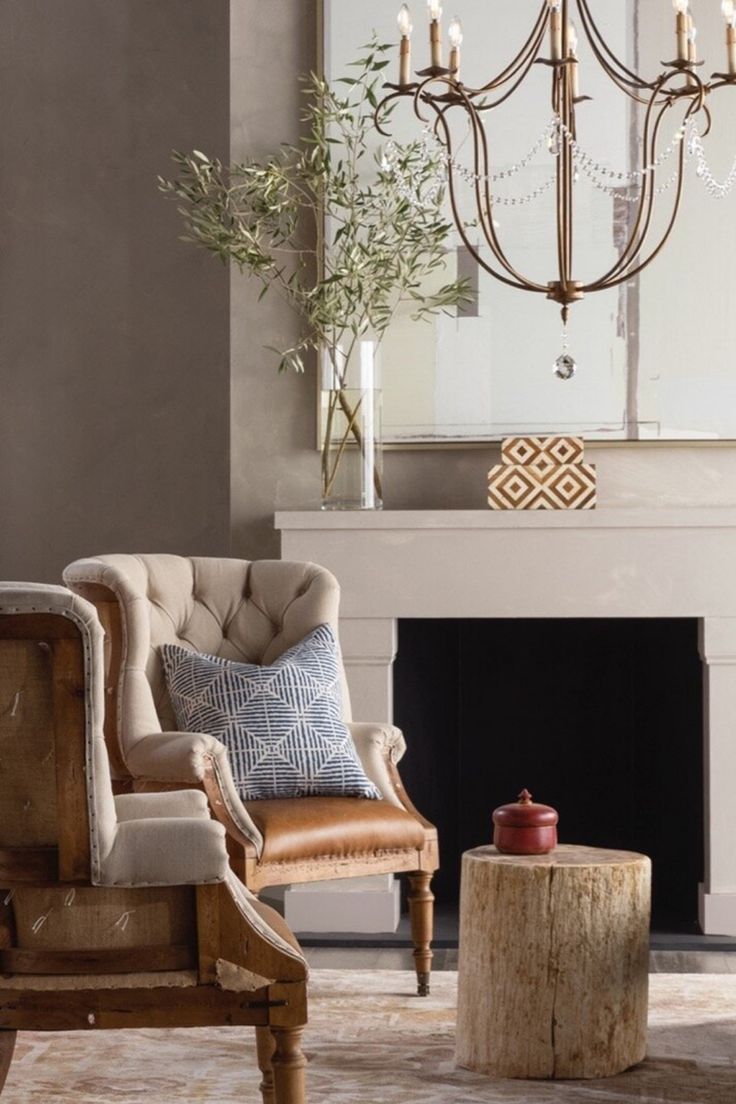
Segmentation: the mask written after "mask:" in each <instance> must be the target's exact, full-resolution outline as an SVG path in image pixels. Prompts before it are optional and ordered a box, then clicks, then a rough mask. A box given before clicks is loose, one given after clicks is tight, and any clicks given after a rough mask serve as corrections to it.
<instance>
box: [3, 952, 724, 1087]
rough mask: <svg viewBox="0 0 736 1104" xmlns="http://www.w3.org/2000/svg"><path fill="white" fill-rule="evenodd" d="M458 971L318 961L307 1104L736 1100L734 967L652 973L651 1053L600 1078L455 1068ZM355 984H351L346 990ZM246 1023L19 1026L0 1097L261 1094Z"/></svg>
mask: <svg viewBox="0 0 736 1104" xmlns="http://www.w3.org/2000/svg"><path fill="white" fill-rule="evenodd" d="M456 985H457V975H456V974H454V973H437V974H435V975H434V978H433V981H432V986H433V995H432V996H431V997H430V998H429V999H425V1000H423V999H420V998H417V997H414V996H412V995H411V990H412V978H411V975H410V974H409V972H408V971H407V972H406V973H401V972H397V971H370V970H361V971H352V972H348V973H346V972H344V971H331V970H317V971H314V972H313V974H312V982H311V1023H310V1027H309V1032H308V1036H307V1038H306V1050H307V1054H308V1056H309V1058H310V1069H309V1096H308V1099H309V1104H324V1102H328V1101H329V1104H506V1102H507V1101H508V1102H513V1104H563V1102H564V1104H624V1102H629V1101H648V1102H651V1104H736V974H729V975H715V974H698V975H692V974H689V975H683V974H654V975H653V976H652V978H651V999H650V1038H649V1058H648V1060H647V1061H646V1062H645V1063H644V1064H643V1065H642V1066H640V1067H638V1068H637V1069H634V1070H631V1071H630V1072H628V1073H625V1074H621V1075H620V1076H619V1077H613V1078H610V1079H607V1080H605V1081H597V1082H590V1081H588V1082H579V1081H578V1082H574V1081H567V1082H529V1081H524V1082H521V1081H491V1080H488V1079H486V1078H484V1077H479V1076H476V1075H474V1074H471V1073H467V1072H464V1071H459V1070H455V1069H454V1067H453V1060H452V1056H453V1030H454V1021H455V990H456ZM345 994H349V995H345ZM258 1081H259V1076H258V1071H257V1068H256V1065H255V1054H254V1043H253V1032H252V1030H246V1029H241V1028H226V1029H217V1030H215V1029H210V1028H206V1029H199V1030H194V1031H110V1032H104V1031H100V1032H90V1033H86V1032H69V1033H68V1034H66V1035H41V1034H38V1035H32V1034H22V1035H19V1036H18V1046H17V1048H16V1054H15V1058H14V1062H13V1065H12V1067H11V1070H10V1075H9V1077H8V1081H7V1085H6V1089H5V1092H4V1093H3V1095H2V1104H36V1102H38V1104H41V1102H43V1104H56V1102H59V1104H67V1102H70V1101H73V1102H74V1104H134V1102H135V1104H138V1102H141V1101H145V1102H146V1104H189V1102H190V1101H191V1102H193V1101H198V1102H202V1101H206V1102H208V1104H229V1102H231V1101H232V1102H235V1101H237V1102H238V1104H249V1102H251V1101H252V1102H253V1104H257V1102H258V1101H259V1100H260V1094H259V1093H258V1091H257V1085H258Z"/></svg>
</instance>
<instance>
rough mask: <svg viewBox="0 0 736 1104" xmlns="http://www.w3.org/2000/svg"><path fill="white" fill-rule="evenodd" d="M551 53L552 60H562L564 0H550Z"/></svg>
mask: <svg viewBox="0 0 736 1104" xmlns="http://www.w3.org/2000/svg"><path fill="white" fill-rule="evenodd" d="M549 6H550V9H551V12H550V20H549V54H550V58H551V60H552V61H561V60H562V11H561V7H562V0H549Z"/></svg>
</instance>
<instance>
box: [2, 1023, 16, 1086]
mask: <svg viewBox="0 0 736 1104" xmlns="http://www.w3.org/2000/svg"><path fill="white" fill-rule="evenodd" d="M17 1034H18V1033H17V1031H0V1093H2V1091H3V1086H4V1084H5V1079H6V1077H7V1076H8V1070H9V1069H10V1063H11V1061H12V1058H13V1051H14V1050H15V1038H16V1035H17Z"/></svg>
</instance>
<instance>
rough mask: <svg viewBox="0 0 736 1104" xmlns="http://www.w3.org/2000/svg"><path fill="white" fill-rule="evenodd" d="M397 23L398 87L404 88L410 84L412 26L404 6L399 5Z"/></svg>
mask: <svg viewBox="0 0 736 1104" xmlns="http://www.w3.org/2000/svg"><path fill="white" fill-rule="evenodd" d="M397 22H398V24H399V34H400V35H401V42H400V44H399V85H400V86H401V87H402V88H404V87H406V85H407V84H411V32H412V24H411V12H410V11H409V8H408V6H407V5H406V4H402V5H401V8H400V9H399V17H398V20H397Z"/></svg>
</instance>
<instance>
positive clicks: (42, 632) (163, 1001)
mask: <svg viewBox="0 0 736 1104" xmlns="http://www.w3.org/2000/svg"><path fill="white" fill-rule="evenodd" d="M104 705H105V701H104V673H103V630H102V627H101V625H100V623H99V621H98V618H97V615H96V613H95V610H94V608H93V607H92V606H91V605H90V604H89V603H88V602H86V601H84V600H83V599H81V598H79V597H77V596H75V595H73V594H71V593H70V592H69V591H68V590H65V589H63V588H61V587H48V586H39V585H36V586H34V585H32V584H18V583H16V584H0V887H2V890H1V891H0V975H1V976H0V1091H1V1090H2V1087H3V1085H4V1084H5V1079H6V1077H7V1073H8V1067H9V1065H10V1060H11V1056H12V1053H13V1048H14V1045H15V1036H16V1032H17V1031H26V1030H27V1031H70V1030H85V1031H94V1030H97V1029H109V1028H118V1027H127V1028H131V1027H177V1026H178V1027H198V1026H217V1025H226V1024H227V1025H255V1026H256V1033H257V1042H258V1056H259V1065H260V1068H261V1071H262V1073H263V1082H262V1085H261V1088H262V1092H263V1099H264V1104H304V1100H305V1097H304V1069H303V1067H304V1065H305V1061H304V1058H303V1056H302V1053H301V1050H300V1038H301V1031H302V1026H303V1024H304V1023H305V1022H306V980H305V979H306V973H307V970H306V964H305V961H304V959H303V957H302V955H301V953H300V951H299V947H298V944H297V943H296V941H295V940H294V938H293V936H292V935H291V933H290V932H289V930H288V928H287V927H286V925H285V923H284V921H283V920H282V919H281V917H279V916H278V915H277V914H276V913H273V912H272V910H270V909H267V908H266V907H265V906H263V905H262V904H260V902H258V901H256V900H255V899H254V898H253V897H252V895H251V894H250V893H249V892H248V891H247V890H246V889H245V887H244V886H243V885H242V884H241V883H240V882H239V881H238V879H237V878H236V877H235V875H234V874H233V873H232V870H231V869H230V866H229V862H228V854H227V848H226V846H225V831H224V829H223V827H222V825H221V824H219V823H218V822H217V821H216V820H213V819H212V818H211V817H210V814H209V810H208V807H207V801H206V798H205V797H204V795H203V794H201V793H198V792H196V791H193V790H184V791H181V792H170V793H159V794H125V795H122V796H119V797H116V798H114V797H113V792H112V787H111V781H110V771H109V763H108V757H107V751H106V748H105V742H104V735H103V713H104Z"/></svg>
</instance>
